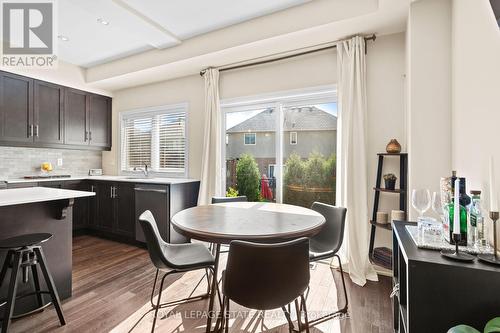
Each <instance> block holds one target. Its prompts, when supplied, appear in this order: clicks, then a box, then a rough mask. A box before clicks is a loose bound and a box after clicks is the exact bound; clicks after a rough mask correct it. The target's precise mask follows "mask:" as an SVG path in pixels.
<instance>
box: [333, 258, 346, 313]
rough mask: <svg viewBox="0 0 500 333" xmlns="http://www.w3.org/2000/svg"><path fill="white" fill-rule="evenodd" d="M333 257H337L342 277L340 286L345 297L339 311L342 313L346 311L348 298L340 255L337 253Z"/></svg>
mask: <svg viewBox="0 0 500 333" xmlns="http://www.w3.org/2000/svg"><path fill="white" fill-rule="evenodd" d="M335 257H337V259H338V260H339V268H340V276H341V278H342V287H343V288H344V297H345V305H344V307H343V308H342V309H341V310H340V311H341V312H342V313H347V307H348V305H349V299H348V298H347V288H346V286H345V278H344V270H343V269H342V261H341V260H340V257H339V256H338V255H335Z"/></svg>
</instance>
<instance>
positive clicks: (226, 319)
mask: <svg viewBox="0 0 500 333" xmlns="http://www.w3.org/2000/svg"><path fill="white" fill-rule="evenodd" d="M230 303H231V300H230V299H229V298H227V297H226V310H225V311H224V313H225V317H226V318H225V319H224V320H225V324H224V325H225V330H224V332H225V333H228V332H229V316H230V311H229V304H230Z"/></svg>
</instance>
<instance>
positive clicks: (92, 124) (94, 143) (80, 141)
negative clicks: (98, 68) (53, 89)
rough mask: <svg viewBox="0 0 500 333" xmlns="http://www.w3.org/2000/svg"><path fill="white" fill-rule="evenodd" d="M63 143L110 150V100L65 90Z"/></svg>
mask: <svg viewBox="0 0 500 333" xmlns="http://www.w3.org/2000/svg"><path fill="white" fill-rule="evenodd" d="M64 110H65V115H66V116H65V130H66V134H65V143H66V144H68V145H77V146H88V147H92V148H94V147H95V148H98V149H105V150H109V149H111V98H109V97H106V96H100V95H95V94H90V93H86V92H84V91H79V90H76V89H70V88H67V89H66V101H65V107H64Z"/></svg>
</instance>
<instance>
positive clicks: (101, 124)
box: [88, 94, 111, 149]
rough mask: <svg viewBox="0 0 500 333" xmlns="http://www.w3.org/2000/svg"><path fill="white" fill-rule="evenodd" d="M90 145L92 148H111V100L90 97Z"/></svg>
mask: <svg viewBox="0 0 500 333" xmlns="http://www.w3.org/2000/svg"><path fill="white" fill-rule="evenodd" d="M89 101H90V102H89V104H90V107H89V113H88V114H89V128H88V130H89V143H90V145H91V146H96V147H103V148H105V149H110V148H111V98H109V97H106V96H100V95H94V94H90V96H89Z"/></svg>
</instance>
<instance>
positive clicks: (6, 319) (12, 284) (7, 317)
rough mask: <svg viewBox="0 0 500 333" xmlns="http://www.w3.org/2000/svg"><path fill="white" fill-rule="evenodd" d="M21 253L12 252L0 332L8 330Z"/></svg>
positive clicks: (4, 332)
mask: <svg viewBox="0 0 500 333" xmlns="http://www.w3.org/2000/svg"><path fill="white" fill-rule="evenodd" d="M21 257H22V255H21V253H19V252H15V253H14V261H13V264H12V272H11V275H10V284H9V292H8V296H7V303H6V304H5V311H4V315H3V320H2V332H3V333H7V332H8V331H9V325H10V320H11V318H12V315H13V314H14V305H15V303H16V293H17V276H18V274H19V269H20V268H21Z"/></svg>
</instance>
